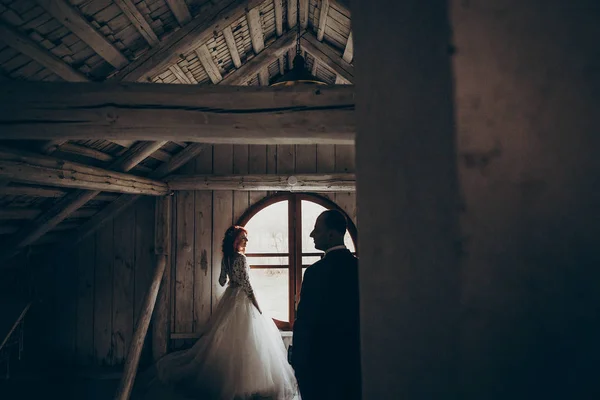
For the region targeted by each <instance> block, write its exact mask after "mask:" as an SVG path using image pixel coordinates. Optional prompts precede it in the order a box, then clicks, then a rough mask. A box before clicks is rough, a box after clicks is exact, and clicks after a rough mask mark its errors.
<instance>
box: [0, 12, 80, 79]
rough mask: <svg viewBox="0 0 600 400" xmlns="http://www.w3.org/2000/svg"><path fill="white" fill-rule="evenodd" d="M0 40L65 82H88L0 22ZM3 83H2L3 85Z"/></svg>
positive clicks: (34, 43)
mask: <svg viewBox="0 0 600 400" xmlns="http://www.w3.org/2000/svg"><path fill="white" fill-rule="evenodd" d="M0 40H1V41H3V42H4V43H5V44H6V45H8V46H10V47H12V48H13V49H15V50H17V51H19V52H21V53H23V54H25V55H26V56H28V57H30V58H32V59H33V60H35V61H37V62H38V63H40V64H41V65H43V66H44V67H46V68H48V69H49V70H50V71H52V72H54V73H55V74H56V75H58V76H60V77H61V78H63V79H64V80H66V81H71V82H88V81H89V79H88V78H87V77H86V76H85V75H83V74H82V73H81V72H79V71H76V70H75V69H73V68H72V67H71V66H70V65H68V64H67V63H65V62H64V61H63V60H61V59H60V58H58V57H56V56H55V55H54V54H52V53H50V52H49V51H47V50H46V49H44V48H42V47H40V45H38V44H37V43H36V42H34V41H33V40H31V39H30V38H28V37H27V36H25V35H22V34H21V33H20V32H18V31H17V30H16V29H14V28H12V27H10V26H9V25H8V24H6V23H5V22H2V21H0ZM5 83H6V82H5ZM5 83H3V85H4V84H5Z"/></svg>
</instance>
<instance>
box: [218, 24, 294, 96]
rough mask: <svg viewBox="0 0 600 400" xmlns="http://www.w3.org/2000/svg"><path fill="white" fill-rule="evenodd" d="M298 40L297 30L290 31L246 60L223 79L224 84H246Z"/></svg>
mask: <svg viewBox="0 0 600 400" xmlns="http://www.w3.org/2000/svg"><path fill="white" fill-rule="evenodd" d="M295 40H296V32H295V31H289V32H287V33H286V34H284V35H283V36H281V37H280V38H278V39H277V40H275V41H274V42H273V43H272V44H271V45H269V46H268V47H266V48H265V50H263V51H262V52H261V53H260V54H259V55H257V56H256V57H254V58H252V59H251V60H250V61H248V62H246V63H245V64H244V65H243V66H242V67H241V68H239V69H237V70H236V71H234V72H232V73H231V74H229V75H228V76H226V77H225V79H223V81H222V82H221V84H222V85H244V84H246V83H247V82H248V81H249V80H250V79H252V78H253V77H254V76H256V74H258V73H259V71H260V70H261V69H263V68H266V67H268V66H269V64H270V63H271V62H273V60H275V59H277V58H279V57H281V56H282V55H284V54H285V53H286V52H287V51H288V49H290V48H293V47H294V45H295V43H296V42H295Z"/></svg>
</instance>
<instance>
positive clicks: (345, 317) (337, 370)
mask: <svg viewBox="0 0 600 400" xmlns="http://www.w3.org/2000/svg"><path fill="white" fill-rule="evenodd" d="M296 315H297V317H296V320H295V322H294V335H293V343H292V354H291V362H292V366H293V367H294V370H295V373H296V377H297V379H298V384H299V386H300V392H301V395H302V399H303V400H313V399H328V400H334V399H348V400H352V399H360V390H361V385H360V335H359V303H358V260H357V259H356V257H354V256H353V255H352V253H350V251H349V250H345V249H340V250H333V251H331V252H329V253H328V254H327V255H326V256H325V257H324V258H323V259H321V260H320V261H318V262H316V263H315V264H313V265H311V266H310V267H308V268H307V270H306V272H305V273H304V279H303V282H302V290H301V293H300V302H299V303H298V309H297V313H296Z"/></svg>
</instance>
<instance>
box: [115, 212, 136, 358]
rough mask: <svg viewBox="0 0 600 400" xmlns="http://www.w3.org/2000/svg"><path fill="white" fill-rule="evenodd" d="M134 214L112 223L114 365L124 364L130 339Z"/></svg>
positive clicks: (133, 288) (133, 286)
mask: <svg viewBox="0 0 600 400" xmlns="http://www.w3.org/2000/svg"><path fill="white" fill-rule="evenodd" d="M134 263H135V213H133V212H131V213H125V214H123V215H121V217H119V218H116V219H115V222H114V263H113V322H112V325H113V332H112V334H113V339H112V350H113V363H114V364H115V365H119V364H122V363H124V362H125V357H126V356H127V350H128V348H129V345H130V343H131V337H132V335H133V327H134V319H133V309H134V297H133V296H134V290H135V281H134V274H133V273H134V272H133V271H134Z"/></svg>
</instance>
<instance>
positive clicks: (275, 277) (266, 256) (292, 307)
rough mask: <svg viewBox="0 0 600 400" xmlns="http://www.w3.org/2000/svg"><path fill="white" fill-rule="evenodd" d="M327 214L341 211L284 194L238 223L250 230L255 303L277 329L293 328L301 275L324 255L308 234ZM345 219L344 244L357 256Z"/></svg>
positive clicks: (351, 227)
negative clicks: (318, 220) (331, 211)
mask: <svg viewBox="0 0 600 400" xmlns="http://www.w3.org/2000/svg"><path fill="white" fill-rule="evenodd" d="M326 209H337V210H340V211H342V212H344V211H343V210H342V209H340V208H339V207H338V206H337V205H336V204H335V203H333V202H332V201H331V200H329V199H327V198H325V197H322V196H318V195H313V194H304V193H282V194H277V195H274V196H271V197H267V198H265V199H263V200H262V201H260V202H259V203H257V204H256V205H254V206H253V207H251V208H250V209H249V210H248V211H246V213H245V214H244V215H243V216H242V217H241V218H240V220H239V221H238V222H237V223H238V225H242V226H245V227H246V229H248V237H249V242H248V246H247V248H246V256H247V257H248V263H249V265H250V281H251V283H252V286H253V288H254V292H255V294H256V297H257V300H258V302H259V304H260V306H261V308H262V309H263V310H264V311H265V312H267V313H268V314H269V315H271V316H272V317H273V319H274V320H275V323H276V324H277V326H278V327H279V328H280V329H284V330H289V329H291V328H292V324H293V321H294V317H295V312H296V306H297V304H296V303H297V300H298V299H299V297H300V289H301V287H302V277H303V276H304V271H305V270H306V268H307V267H308V266H310V265H311V264H313V263H314V262H315V261H318V260H319V259H320V258H321V256H322V254H323V252H321V251H319V250H316V249H315V248H314V243H313V240H312V238H311V237H310V232H311V231H312V230H313V228H314V224H315V221H316V219H317V217H318V216H319V214H320V213H321V212H323V211H325V210H326ZM344 214H345V213H344ZM346 217H347V219H348V232H346V237H345V240H344V241H345V244H346V246H347V247H348V249H349V250H350V251H351V252H353V253H355V252H356V226H355V225H354V223H353V222H352V220H351V219H350V218H349V217H348V216H347V215H346Z"/></svg>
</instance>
